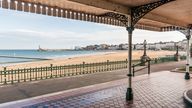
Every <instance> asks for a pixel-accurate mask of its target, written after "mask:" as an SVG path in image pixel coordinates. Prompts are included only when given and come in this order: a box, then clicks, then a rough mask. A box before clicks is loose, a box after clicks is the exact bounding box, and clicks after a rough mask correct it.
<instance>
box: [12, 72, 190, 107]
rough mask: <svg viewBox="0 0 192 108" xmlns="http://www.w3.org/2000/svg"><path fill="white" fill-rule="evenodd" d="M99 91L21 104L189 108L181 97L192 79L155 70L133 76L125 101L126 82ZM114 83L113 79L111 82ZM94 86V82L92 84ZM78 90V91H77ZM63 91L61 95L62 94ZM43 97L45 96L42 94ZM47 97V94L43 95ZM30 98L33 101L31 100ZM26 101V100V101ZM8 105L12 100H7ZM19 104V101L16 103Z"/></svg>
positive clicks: (180, 74)
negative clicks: (130, 97) (130, 92)
mask: <svg viewBox="0 0 192 108" xmlns="http://www.w3.org/2000/svg"><path fill="white" fill-rule="evenodd" d="M121 82H122V83H121V84H120V85H118V86H114V87H109V88H105V89H102V90H98V91H93V92H88V93H83V94H81V92H82V91H79V94H76V95H75V96H70V95H69V96H66V97H65V96H64V95H65V94H60V95H59V96H60V98H58V97H57V98H55V97H54V96H52V97H49V99H46V100H45V99H44V100H43V98H39V99H38V100H39V103H34V104H32V103H30V100H28V103H30V104H29V105H27V104H25V105H24V106H22V107H24V108H190V106H186V105H185V103H184V101H183V92H184V91H185V90H186V89H190V88H192V80H188V81H186V80H184V74H182V73H172V72H165V71H164V72H158V73H154V74H151V75H150V76H148V75H142V76H138V77H135V78H134V79H133V89H134V100H133V102H126V101H125V93H126V87H127V85H126V82H127V80H126V79H124V80H121ZM113 83H114V84H115V82H113ZM94 87H95V88H97V86H94ZM76 92H77V91H76ZM62 95H63V96H62ZM44 98H45V97H44ZM46 98H47V97H46ZM31 102H32V101H31ZM25 103H26V102H25ZM10 105H11V104H10ZM17 105H22V103H20V104H15V106H17Z"/></svg>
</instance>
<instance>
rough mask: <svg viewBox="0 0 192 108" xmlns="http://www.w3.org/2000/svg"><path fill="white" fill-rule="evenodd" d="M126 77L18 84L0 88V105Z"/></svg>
mask: <svg viewBox="0 0 192 108" xmlns="http://www.w3.org/2000/svg"><path fill="white" fill-rule="evenodd" d="M184 65H185V61H181V62H169V63H163V64H155V65H152V66H151V71H152V73H154V72H158V71H167V70H168V71H170V70H172V69H175V68H177V67H181V66H184ZM146 73H147V70H143V71H140V72H139V73H136V76H137V75H142V74H146ZM126 75H127V70H126V69H124V70H117V71H111V72H101V73H95V74H87V75H81V76H74V77H65V78H57V79H49V80H43V81H35V82H26V83H19V84H15V85H5V86H0V103H4V102H10V101H15V100H21V99H26V98H31V97H35V96H40V95H45V94H50V93H54V92H58V91H64V90H69V89H74V88H79V87H85V86H89V85H95V84H100V83H105V82H109V81H115V80H120V79H124V78H127V76H126Z"/></svg>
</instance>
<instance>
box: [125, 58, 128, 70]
mask: <svg viewBox="0 0 192 108" xmlns="http://www.w3.org/2000/svg"><path fill="white" fill-rule="evenodd" d="M125 61H126V68H127V67H128V60H127V59H126V60H125Z"/></svg>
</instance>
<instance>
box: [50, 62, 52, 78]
mask: <svg viewBox="0 0 192 108" xmlns="http://www.w3.org/2000/svg"><path fill="white" fill-rule="evenodd" d="M50 66H51V78H52V77H53V73H52V72H53V64H50Z"/></svg>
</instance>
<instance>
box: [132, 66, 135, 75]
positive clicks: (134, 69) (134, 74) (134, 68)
mask: <svg viewBox="0 0 192 108" xmlns="http://www.w3.org/2000/svg"><path fill="white" fill-rule="evenodd" d="M132 68H133V77H134V76H135V66H134V65H133V66H132Z"/></svg>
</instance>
